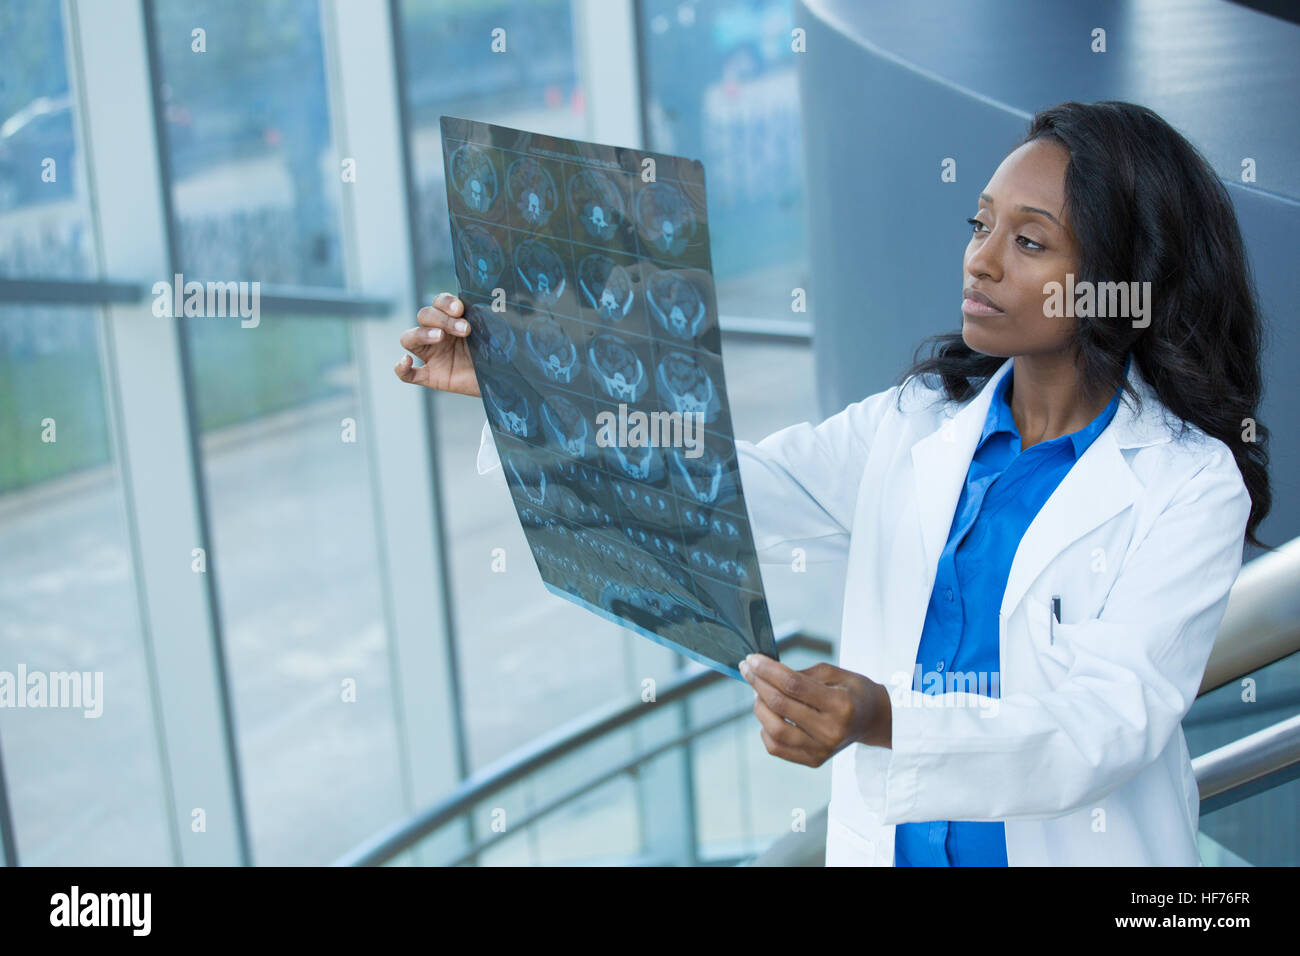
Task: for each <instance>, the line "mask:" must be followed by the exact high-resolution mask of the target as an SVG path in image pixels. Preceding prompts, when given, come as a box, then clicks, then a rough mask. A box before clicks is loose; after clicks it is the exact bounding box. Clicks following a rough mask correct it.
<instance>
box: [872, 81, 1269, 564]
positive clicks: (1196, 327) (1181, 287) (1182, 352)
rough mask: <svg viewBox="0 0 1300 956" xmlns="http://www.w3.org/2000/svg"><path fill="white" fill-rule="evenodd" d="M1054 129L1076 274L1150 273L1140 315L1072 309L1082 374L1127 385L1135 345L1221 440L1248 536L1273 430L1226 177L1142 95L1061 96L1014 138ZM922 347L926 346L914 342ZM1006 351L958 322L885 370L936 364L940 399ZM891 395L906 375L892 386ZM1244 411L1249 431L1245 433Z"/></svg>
mask: <svg viewBox="0 0 1300 956" xmlns="http://www.w3.org/2000/svg"><path fill="white" fill-rule="evenodd" d="M1037 139H1053V140H1055V141H1057V142H1058V143H1060V144H1061V145H1062V146H1064V147H1065V149H1066V150H1067V151H1068V152H1069V154H1070V159H1069V165H1068V166H1067V168H1066V172H1065V208H1066V212H1067V214H1068V215H1069V218H1070V222H1071V226H1072V228H1073V231H1074V235H1075V239H1076V241H1077V242H1078V246H1079V249H1080V262H1079V266H1078V270H1077V271H1078V275H1079V278H1080V279H1086V280H1088V281H1091V282H1094V283H1099V282H1102V281H1106V280H1109V279H1113V278H1114V277H1116V276H1123V277H1124V278H1125V279H1126V280H1128V281H1138V282H1143V281H1149V282H1150V283H1151V303H1152V307H1151V309H1152V311H1151V321H1150V323H1149V324H1148V325H1147V326H1146V327H1145V328H1133V326H1132V323H1129V322H1113V321H1108V320H1107V319H1106V318H1104V317H1100V318H1097V317H1091V318H1089V317H1080V318H1079V320H1078V325H1077V328H1076V330H1075V332H1074V334H1073V337H1072V340H1071V341H1072V344H1075V345H1077V347H1078V349H1079V377H1080V386H1081V388H1082V390H1083V391H1084V392H1085V394H1088V395H1107V394H1113V393H1114V392H1115V390H1116V389H1117V388H1123V389H1124V393H1125V395H1127V396H1128V399H1129V401H1130V402H1131V403H1136V402H1137V401H1138V396H1137V395H1136V393H1135V392H1134V390H1133V388H1132V386H1131V385H1129V383H1128V381H1127V379H1126V378H1125V377H1124V359H1125V357H1126V356H1127V355H1128V354H1129V353H1130V352H1131V353H1132V355H1133V360H1134V361H1135V362H1137V365H1138V370H1139V371H1140V372H1141V374H1142V377H1143V378H1145V379H1146V381H1147V382H1149V383H1150V384H1151V387H1152V388H1153V389H1154V390H1155V393H1156V395H1157V396H1159V398H1160V400H1161V402H1163V403H1164V405H1165V406H1166V407H1167V408H1168V409H1169V410H1170V411H1171V412H1172V413H1173V414H1174V415H1176V416H1178V417H1179V418H1180V419H1182V420H1183V422H1184V429H1185V423H1186V422H1191V423H1193V424H1194V425H1196V426H1197V427H1199V428H1200V429H1202V430H1203V431H1204V432H1206V433H1207V434H1209V435H1212V436H1213V437H1215V438H1218V439H1219V440H1221V441H1222V442H1224V444H1226V445H1227V446H1228V447H1229V448H1230V449H1232V454H1233V457H1234V458H1235V459H1236V462H1237V468H1238V470H1239V471H1240V472H1241V476H1242V479H1243V480H1244V481H1245V484H1246V490H1247V491H1248V492H1249V493H1250V500H1251V507H1250V518H1249V520H1248V521H1247V524H1246V541H1247V542H1249V543H1250V544H1253V545H1255V546H1257V547H1260V548H1264V549H1266V550H1270V548H1269V546H1268V545H1265V544H1263V543H1262V542H1260V541H1259V539H1258V538H1256V537H1255V530H1256V529H1257V528H1258V527H1259V523H1260V522H1261V521H1262V520H1263V519H1264V517H1265V515H1267V514H1268V512H1269V509H1270V508H1271V507H1272V500H1273V496H1272V492H1271V490H1270V488H1269V479H1268V448H1267V442H1268V435H1269V430H1268V429H1267V428H1265V427H1264V425H1263V424H1261V423H1260V422H1259V421H1258V416H1257V415H1256V411H1257V409H1258V407H1259V401H1260V392H1261V390H1262V374H1261V371H1260V350H1261V347H1262V344H1263V342H1262V339H1263V328H1262V323H1261V320H1260V312H1259V302H1258V297H1257V293H1256V291H1255V286H1254V281H1253V278H1252V275H1251V271H1250V264H1249V262H1248V261H1247V258H1246V251H1245V244H1244V243H1243V242H1242V238H1241V229H1240V227H1239V226H1238V224H1237V217H1236V214H1235V213H1234V211H1233V208H1232V201H1231V200H1230V199H1229V198H1228V193H1227V190H1226V189H1225V188H1224V186H1223V183H1222V182H1221V181H1220V180H1219V177H1218V176H1217V175H1216V174H1215V172H1214V170H1213V169H1212V168H1211V166H1210V165H1209V163H1207V162H1206V161H1205V159H1204V157H1202V156H1201V154H1200V153H1199V152H1198V151H1197V150H1196V148H1195V147H1194V146H1192V145H1191V144H1190V143H1189V142H1187V140H1186V139H1184V138H1183V137H1182V135H1180V134H1179V133H1178V131H1177V130H1175V129H1174V128H1173V127H1172V126H1170V125H1169V124H1168V123H1166V122H1165V121H1164V120H1163V119H1161V117H1160V116H1158V115H1157V114H1156V113H1154V112H1153V111H1151V110H1149V109H1147V108H1146V107H1144V106H1138V105H1136V104H1133V103H1124V102H1120V101H1115V100H1107V101H1104V102H1099V103H1091V104H1088V103H1075V102H1068V103H1060V104H1058V105H1056V106H1053V107H1050V108H1048V109H1045V110H1043V111H1041V112H1040V113H1038V114H1037V115H1035V116H1034V118H1033V121H1032V122H1031V124H1030V127H1029V131H1028V133H1026V134H1025V137H1024V139H1023V140H1021V141H1020V143H1019V144H1017V148H1019V146H1022V145H1024V144H1025V143H1029V142H1032V141H1034V140H1037ZM927 349H928V350H929V355H927V356H925V357H924V358H923V357H922V354H923V353H924V352H926V350H927ZM1005 361H1006V359H1005V358H1004V357H1000V356H994V355H985V354H983V353H980V352H976V351H975V350H974V349H972V348H971V347H970V346H968V345H967V344H966V343H965V342H964V341H963V339H962V335H961V332H946V333H942V334H940V335H932V336H929V337H927V338H926V339H924V340H922V342H921V343H920V345H919V346H918V347H917V350H916V353H915V355H914V356H913V364H912V366H911V367H910V368H909V369H907V370H906V371H905V372H903V373H902V374H901V375H900V376H899V378H898V381H897V382H896V383H895V384H898V385H903V384H905V383H906V382H908V381H909V380H910V379H913V378H926V379H932V378H933V377H934V376H938V378H939V380H940V382H941V383H942V388H943V392H944V394H945V396H946V398H947V399H948V400H949V401H958V402H960V401H965V400H966V399H968V398H970V397H972V396H973V395H974V394H975V393H976V392H978V391H979V390H980V389H981V388H982V387H983V386H984V384H985V383H986V382H987V380H988V378H989V376H991V375H992V374H993V373H994V372H995V371H997V369H998V368H1000V367H1001V366H1002V364H1003V362H1005ZM899 393H900V401H901V393H902V389H901V388H900V389H899ZM1246 419H1251V420H1252V421H1254V422H1255V439H1256V440H1255V441H1246V440H1243V438H1242V430H1243V428H1245V426H1246V422H1245V420H1246Z"/></svg>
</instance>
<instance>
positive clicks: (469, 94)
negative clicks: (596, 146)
mask: <svg viewBox="0 0 1300 956" xmlns="http://www.w3.org/2000/svg"><path fill="white" fill-rule="evenodd" d="M400 11H401V37H402V52H403V57H404V61H405V68H406V74H405V76H404V77H403V80H404V83H405V86H406V97H407V105H408V109H409V114H410V123H411V128H410V130H409V133H408V135H409V137H410V143H411V162H412V166H413V168H414V171H415V187H416V194H417V195H416V214H417V216H418V222H419V228H418V229H417V231H416V235H417V242H418V246H419V248H418V249H417V250H416V254H417V256H418V257H419V264H420V279H421V286H422V288H421V292H422V293H423V294H424V295H425V297H426V298H428V297H430V296H432V295H434V294H435V293H436V292H437V291H440V290H442V289H452V290H455V288H456V272H455V269H454V267H453V265H452V260H451V233H450V232H449V230H448V228H447V195H446V189H445V187H444V186H443V179H442V175H443V174H442V141H441V139H440V134H439V130H438V117H439V116H441V115H443V114H446V115H449V116H463V117H466V118H468V119H476V120H482V121H483V122H487V123H500V124H502V125H504V126H514V127H516V128H518V129H528V130H536V131H538V132H543V133H550V134H552V135H555V136H568V137H573V138H577V139H581V138H583V137H585V136H586V135H587V111H586V102H585V98H584V96H583V90H582V83H581V77H580V76H579V74H578V67H577V60H576V42H577V41H576V39H575V36H574V30H573V10H572V4H571V3H570V0H533V2H531V3H518V2H517V0H478V2H475V3H472V4H468V3H461V2H459V0H402V2H401V4H400ZM496 29H500V30H503V31H505V32H504V34H501V35H500V36H502V38H503V41H504V42H505V44H506V49H507V51H513V52H512V53H511V54H510V55H502V54H499V53H494V52H493V51H492V47H491V43H492V39H493V30H496ZM435 51H454V60H449V59H447V58H445V57H443V56H441V55H437V53H436V52H435ZM431 54H432V55H431ZM451 62H454V63H455V67H454V69H453V68H449V67H448V64H449V63H451Z"/></svg>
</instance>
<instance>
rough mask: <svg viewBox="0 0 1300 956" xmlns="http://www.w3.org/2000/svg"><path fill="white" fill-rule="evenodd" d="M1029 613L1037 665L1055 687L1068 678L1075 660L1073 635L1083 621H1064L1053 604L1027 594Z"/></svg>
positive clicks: (1026, 601)
mask: <svg viewBox="0 0 1300 956" xmlns="http://www.w3.org/2000/svg"><path fill="white" fill-rule="evenodd" d="M1025 612H1026V613H1027V614H1028V616H1029V638H1030V641H1031V643H1032V645H1033V649H1034V653H1035V656H1036V657H1037V660H1038V666H1039V668H1040V669H1041V670H1042V672H1043V675H1044V676H1045V677H1046V678H1047V679H1048V681H1049V682H1050V683H1051V685H1052V686H1053V687H1055V686H1056V685H1057V684H1058V683H1060V682H1061V681H1062V680H1064V679H1065V675H1066V674H1067V673H1069V670H1070V665H1071V664H1073V663H1074V644H1073V641H1072V638H1073V636H1074V632H1075V631H1077V630H1078V629H1079V628H1080V627H1081V626H1082V625H1081V624H1062V623H1060V622H1059V621H1057V620H1055V619H1054V618H1053V617H1052V608H1051V605H1049V604H1046V603H1044V602H1042V601H1040V600H1038V599H1037V598H1035V597H1032V596H1031V595H1025Z"/></svg>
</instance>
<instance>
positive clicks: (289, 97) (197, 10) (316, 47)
mask: <svg viewBox="0 0 1300 956" xmlns="http://www.w3.org/2000/svg"><path fill="white" fill-rule="evenodd" d="M152 8H153V10H154V12H155V17H156V19H155V23H154V26H155V38H156V42H157V50H156V54H157V57H158V60H159V62H160V65H161V73H162V75H161V81H162V97H163V101H164V106H163V110H164V118H165V128H166V131H167V132H166V141H167V143H166V145H167V155H168V158H169V160H170V167H171V176H172V203H173V206H174V208H175V211H176V218H177V223H176V228H177V229H178V230H179V232H180V240H181V265H182V268H183V269H184V271H185V272H187V273H190V276H191V278H198V279H204V280H206V279H214V280H223V279H224V280H232V279H240V280H248V281H251V280H258V281H261V282H268V283H277V284H288V285H315V286H342V285H343V284H344V279H343V260H342V254H341V249H340V242H339V207H340V198H341V189H342V179H341V170H340V165H339V163H340V158H339V157H337V156H336V155H335V150H334V143H333V135H332V132H331V129H330V115H329V101H328V99H327V97H326V88H325V58H324V52H323V47H322V42H321V32H320V9H319V3H318V0H262V2H259V3H255V4H253V3H230V2H228V0H156V2H155V3H154V4H153V5H152ZM196 31H201V32H200V33H196Z"/></svg>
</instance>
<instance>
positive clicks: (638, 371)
mask: <svg viewBox="0 0 1300 956" xmlns="http://www.w3.org/2000/svg"><path fill="white" fill-rule="evenodd" d="M587 354H588V356H589V359H590V362H591V374H592V377H593V378H594V379H595V380H596V384H597V387H598V388H599V389H600V390H601V391H602V392H603V393H604V397H605V398H612V399H613V400H614V401H616V402H635V401H638V400H639V399H640V398H641V396H642V395H644V394H645V393H646V391H647V390H648V388H649V384H650V383H649V376H648V375H647V374H646V370H645V364H644V363H643V362H642V361H641V357H640V356H639V355H637V353H636V352H634V351H633V350H632V348H631V347H630V346H629V345H628V344H627V342H625V341H624V340H623V339H620V338H619V337H618V336H617V335H610V334H608V333H606V334H604V335H598V336H596V337H595V338H594V339H592V341H591V345H590V346H588V350H587Z"/></svg>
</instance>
